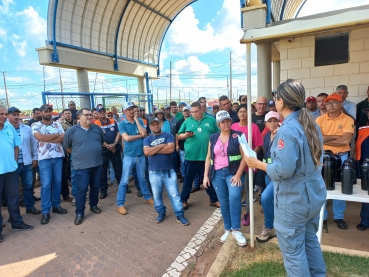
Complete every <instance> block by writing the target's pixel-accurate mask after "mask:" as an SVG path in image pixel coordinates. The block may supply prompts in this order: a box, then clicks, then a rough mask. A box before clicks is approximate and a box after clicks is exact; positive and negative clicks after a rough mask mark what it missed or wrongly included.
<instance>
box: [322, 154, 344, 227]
mask: <svg viewBox="0 0 369 277" xmlns="http://www.w3.org/2000/svg"><path fill="white" fill-rule="evenodd" d="M347 159H348V154H345V155H342V156H341V161H342V164H343V163H344V162H345V161H346V160H347ZM332 204H333V205H332V206H333V219H335V220H336V219H343V218H344V216H345V215H344V213H345V211H346V201H345V200H332ZM327 217H328V210H327V208H324V220H326V219H327Z"/></svg>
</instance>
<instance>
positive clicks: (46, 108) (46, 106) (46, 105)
mask: <svg viewBox="0 0 369 277" xmlns="http://www.w3.org/2000/svg"><path fill="white" fill-rule="evenodd" d="M52 109H53V106H51V105H49V104H43V105H42V106H41V107H40V111H47V110H52Z"/></svg>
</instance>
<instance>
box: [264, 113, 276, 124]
mask: <svg viewBox="0 0 369 277" xmlns="http://www.w3.org/2000/svg"><path fill="white" fill-rule="evenodd" d="M273 117H274V118H276V119H278V120H279V113H277V112H273V111H272V112H268V113H267V114H266V115H265V122H267V121H268V120H269V119H271V118H273Z"/></svg>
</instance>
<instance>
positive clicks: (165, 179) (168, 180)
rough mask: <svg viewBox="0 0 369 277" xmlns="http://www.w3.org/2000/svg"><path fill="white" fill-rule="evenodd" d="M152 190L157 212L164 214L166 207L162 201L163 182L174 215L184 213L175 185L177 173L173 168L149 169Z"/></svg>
mask: <svg viewBox="0 0 369 277" xmlns="http://www.w3.org/2000/svg"><path fill="white" fill-rule="evenodd" d="M149 173H150V182H151V187H152V192H153V194H154V207H155V210H156V211H157V212H158V214H159V215H160V214H164V213H166V211H167V207H165V206H164V202H163V184H164V186H165V189H166V190H167V194H168V197H169V200H170V203H171V204H172V207H173V210H174V213H175V214H176V216H180V215H183V214H184V211H183V208H182V203H181V197H180V194H179V190H178V185H177V174H176V172H175V171H174V170H173V169H168V170H158V171H149Z"/></svg>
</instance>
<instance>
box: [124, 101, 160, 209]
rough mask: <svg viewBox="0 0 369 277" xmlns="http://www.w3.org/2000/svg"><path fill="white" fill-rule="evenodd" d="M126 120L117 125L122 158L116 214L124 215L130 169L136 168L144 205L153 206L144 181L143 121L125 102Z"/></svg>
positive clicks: (131, 105)
mask: <svg viewBox="0 0 369 277" xmlns="http://www.w3.org/2000/svg"><path fill="white" fill-rule="evenodd" d="M123 110H124V113H125V115H126V118H125V119H124V120H122V122H120V123H119V125H118V127H119V132H120V134H121V135H122V138H123V144H124V150H123V152H124V158H123V173H122V178H121V181H120V183H119V187H118V193H117V207H118V213H120V214H122V215H125V214H127V210H126V208H125V207H124V202H125V200H126V191H127V185H128V182H129V176H130V174H131V171H132V167H133V166H136V171H137V178H138V183H139V185H140V188H141V192H142V195H143V196H144V199H145V202H144V203H146V204H154V201H153V200H152V197H151V194H150V192H149V189H148V187H147V183H146V180H145V155H144V153H143V139H144V138H145V137H146V130H145V128H144V124H143V121H142V120H141V118H139V117H138V113H135V112H134V104H133V103H132V102H126V103H124V105H123Z"/></svg>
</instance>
